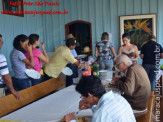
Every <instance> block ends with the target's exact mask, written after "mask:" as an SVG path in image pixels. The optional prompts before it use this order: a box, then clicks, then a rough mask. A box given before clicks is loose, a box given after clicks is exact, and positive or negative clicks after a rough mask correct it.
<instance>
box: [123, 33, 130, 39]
mask: <svg viewBox="0 0 163 122" xmlns="http://www.w3.org/2000/svg"><path fill="white" fill-rule="evenodd" d="M124 37H126V38H128V39H130V34H129V33H124V34H123V35H122V39H123V38H124Z"/></svg>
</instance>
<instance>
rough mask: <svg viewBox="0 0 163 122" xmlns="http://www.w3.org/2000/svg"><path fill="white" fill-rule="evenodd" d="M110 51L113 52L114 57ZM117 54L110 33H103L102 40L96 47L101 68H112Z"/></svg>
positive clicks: (96, 55) (96, 54)
mask: <svg viewBox="0 0 163 122" xmlns="http://www.w3.org/2000/svg"><path fill="white" fill-rule="evenodd" d="M110 51H111V52H112V53H113V57H112V56H111V54H110ZM115 56H116V53H115V51H114V47H113V46H112V45H111V43H110V42H109V34H108V33H107V32H104V33H102V36H101V42H99V43H97V44H96V48H95V57H96V58H97V61H98V62H99V65H100V70H112V68H113V58H114V57H115Z"/></svg>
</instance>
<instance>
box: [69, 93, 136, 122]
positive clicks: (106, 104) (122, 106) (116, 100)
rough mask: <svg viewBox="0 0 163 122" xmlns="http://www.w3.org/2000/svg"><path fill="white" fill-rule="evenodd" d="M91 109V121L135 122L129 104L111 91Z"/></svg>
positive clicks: (74, 121)
mask: <svg viewBox="0 0 163 122" xmlns="http://www.w3.org/2000/svg"><path fill="white" fill-rule="evenodd" d="M92 111H93V117H92V122H136V120H135V117H134V114H133V111H132V108H131V106H130V104H129V103H128V102H127V101H126V100H125V99H124V98H123V97H122V96H121V95H119V94H117V93H113V92H112V91H110V92H107V93H105V94H104V95H103V96H102V97H101V99H100V100H99V102H98V104H97V105H94V106H93V107H92ZM70 122H76V120H71V121H70Z"/></svg>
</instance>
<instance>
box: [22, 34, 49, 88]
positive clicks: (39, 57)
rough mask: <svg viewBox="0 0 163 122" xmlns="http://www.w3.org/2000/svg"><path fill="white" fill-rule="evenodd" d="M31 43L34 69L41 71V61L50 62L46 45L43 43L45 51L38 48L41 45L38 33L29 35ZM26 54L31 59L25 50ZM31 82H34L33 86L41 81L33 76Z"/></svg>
mask: <svg viewBox="0 0 163 122" xmlns="http://www.w3.org/2000/svg"><path fill="white" fill-rule="evenodd" d="M29 43H30V44H31V45H32V53H33V58H34V67H33V69H34V70H36V71H37V72H39V73H40V71H41V66H42V65H41V63H48V62H49V59H48V56H47V53H46V51H45V46H44V44H43V43H42V45H41V46H42V50H43V53H42V52H41V51H40V50H39V49H38V48H39V45H40V41H39V35H37V34H31V35H30V36H29ZM25 56H26V57H27V58H28V59H29V60H30V55H29V52H25ZM31 82H32V86H33V85H36V84H38V83H40V80H39V79H32V78H31Z"/></svg>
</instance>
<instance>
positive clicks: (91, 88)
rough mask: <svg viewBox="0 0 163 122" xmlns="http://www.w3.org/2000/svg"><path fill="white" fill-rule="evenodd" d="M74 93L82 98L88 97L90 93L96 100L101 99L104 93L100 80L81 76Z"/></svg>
mask: <svg viewBox="0 0 163 122" xmlns="http://www.w3.org/2000/svg"><path fill="white" fill-rule="evenodd" d="M76 91H78V92H79V93H80V94H81V95H82V96H84V97H88V93H90V94H92V95H93V96H95V97H98V98H101V97H102V95H103V94H105V93H106V90H105V88H104V86H103V85H102V83H101V80H100V79H99V78H98V77H95V76H83V77H82V78H81V79H80V81H79V83H78V84H77V86H76Z"/></svg>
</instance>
